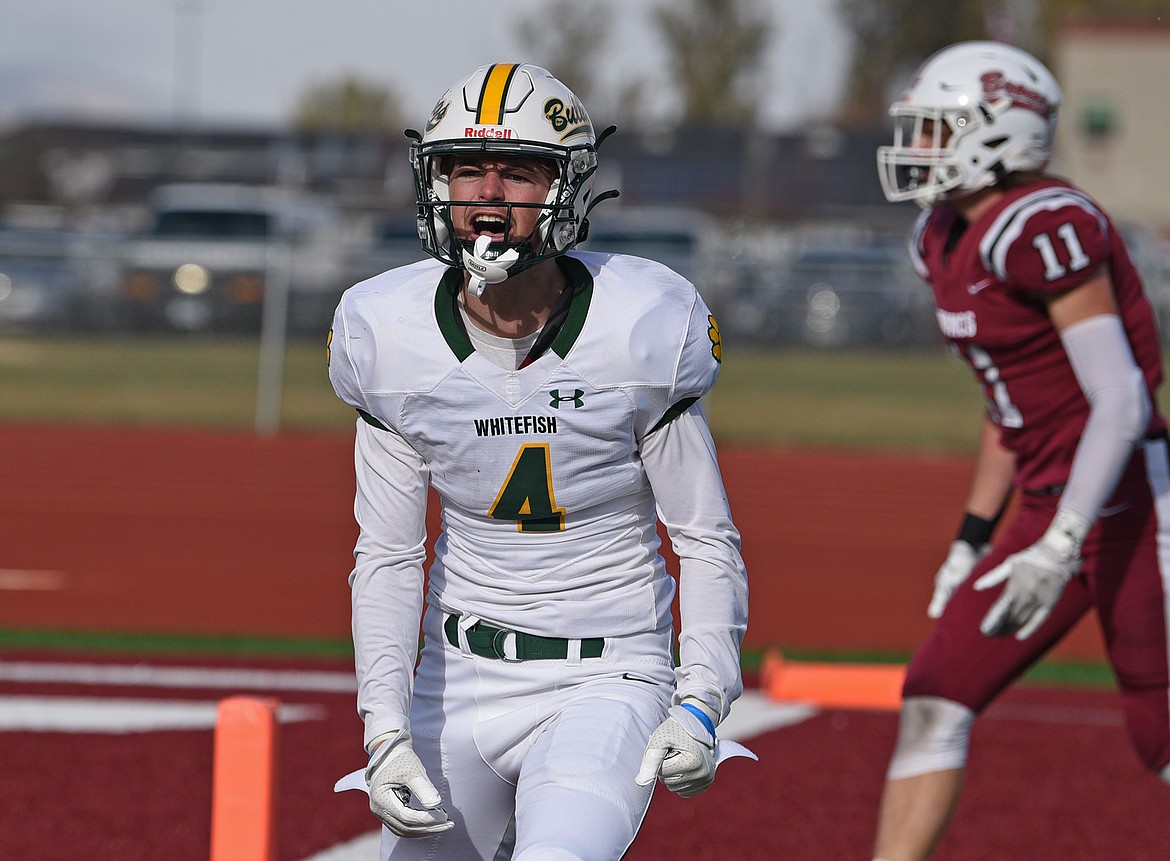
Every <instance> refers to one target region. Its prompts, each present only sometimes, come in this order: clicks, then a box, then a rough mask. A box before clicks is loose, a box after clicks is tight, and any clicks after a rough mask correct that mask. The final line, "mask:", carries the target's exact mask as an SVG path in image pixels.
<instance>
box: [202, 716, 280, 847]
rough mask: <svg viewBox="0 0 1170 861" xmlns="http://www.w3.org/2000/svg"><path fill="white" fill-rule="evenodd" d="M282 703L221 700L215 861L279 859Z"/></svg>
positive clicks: (213, 812)
mask: <svg viewBox="0 0 1170 861" xmlns="http://www.w3.org/2000/svg"><path fill="white" fill-rule="evenodd" d="M276 709H277V702H276V700H272V699H260V698H257V697H228V698H227V699H224V700H221V701H220V704H219V709H218V711H217V716H216V724H215V759H214V766H213V768H214V772H213V785H212V800H211V804H212V807H211V861H274V859H275V858H276V739H277V726H278V724H277V720H276Z"/></svg>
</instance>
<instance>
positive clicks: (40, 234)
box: [0, 229, 81, 330]
mask: <svg viewBox="0 0 1170 861" xmlns="http://www.w3.org/2000/svg"><path fill="white" fill-rule="evenodd" d="M71 244H72V236H71V234H69V233H65V232H62V231H56V230H25V229H0V328H2V329H5V330H11V329H42V328H67V327H70V326H72V325H73V323H74V319H75V311H76V302H77V294H78V291H79V288H80V284H81V281H80V277H79V272H78V267H77V264H76V261H75V259H74V257H73V256H72V254H71V253H70V247H71Z"/></svg>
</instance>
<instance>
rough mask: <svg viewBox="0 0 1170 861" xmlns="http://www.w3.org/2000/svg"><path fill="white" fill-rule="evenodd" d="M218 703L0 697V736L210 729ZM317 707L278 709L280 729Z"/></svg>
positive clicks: (315, 713) (310, 716) (317, 712)
mask: <svg viewBox="0 0 1170 861" xmlns="http://www.w3.org/2000/svg"><path fill="white" fill-rule="evenodd" d="M218 707H219V703H218V702H215V701H193V700H148V699H131V698H123V697H32V696H0V732H67V733H70V732H81V733H114V734H124V733H136V732H157V731H160V730H179V729H182V730H204V729H213V728H214V727H215V722H216V715H217V710H218ZM324 714H325V710H324V709H323V708H321V707H320V706H312V705H278V706H277V709H276V718H277V720H279V721H280V722H281V723H296V722H298V721H305V720H318V719H320V718H321V717H322V716H323V715H324Z"/></svg>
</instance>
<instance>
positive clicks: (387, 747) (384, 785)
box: [366, 731, 455, 837]
mask: <svg viewBox="0 0 1170 861" xmlns="http://www.w3.org/2000/svg"><path fill="white" fill-rule="evenodd" d="M366 783H367V784H369V787H370V810H372V811H373V812H374V815H375V816H377V817H378V818H379V819H381V820H382V822H384V823H385V824H386V827H387V828H389V829H390V830H391V831H392V832H393V833H395V834H397V835H398V836H399V837H425V836H427V835H430V834H438V833H439V832H441V831H446V830H447V829H448V828H452V827H454V825H455V823H454V822H452V821H451V820H450V819H448V818H447V811H446V810H444V809H443V808H442V807H441V806H440V805H441V804H442V802H443V799H442V798H441V797H440V795H439V791H438V790H437V789H435V785H434V784H433V783H431V780H430V778H429V777H427V773H426V770H425V769H424V768H423V765H422V763H421V762H420V761H419V758H418V755H417V754H416V753H415V752H414V749H413V748H412V747H411V744H410V733H408V732H405V731H404V732H400V733H398V734H397V736H396V737H395V738H393V739H391V740H389V741H385V742H383V743H382V744H381V746H379V747H378V748H377V749H376V750H375V751H374V752H373V754H372V755H371V756H370V764H369V766H367V767H366ZM412 798H414V799H415V800H417V801H418V804H419V805H420V806H421V809H420V808H419V807H409V806H408V805H409V804H410V802H411V799H412Z"/></svg>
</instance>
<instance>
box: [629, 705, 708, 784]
mask: <svg viewBox="0 0 1170 861" xmlns="http://www.w3.org/2000/svg"><path fill="white" fill-rule="evenodd" d="M715 765H716V762H715V735H714V734H713V733H712V732H711V731H710V730H708V729H707V727H706V726H704V725H703V722H702V721H701V720H699V718H697V717H696V716H695V715H693V714H692V713H691V712H689V711H687V710H686V709H685V708H683V707H682V706H671V708H670V711H669V712H667V717H666V720H664V721H663V722H662V723H660V724H659V725H658V728H657V729H656V730H654V732H653V733H651V735H650V741H649V742H648V743H647V745H646V753H645V755H644V756H643V757H642V767H641V768H640V769H639V770H638V776H637V777H635V778H634V781H635V782H636V783H637V784H638V785H639V786H649V785H650V784H651V783H653V782H654V778H656V777H661V778H662V782H663V783H665V784H666V788H667V789H669V790H670V791H671V792H677V793H678V794H679V795H681V796H682V797H683V798H690V797H691V796H692V795H698V794H699V793H700V792H702V791H703V790H705V789H706V788H707V787H708V786H710V785H711V781H713V780H714V779H715Z"/></svg>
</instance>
